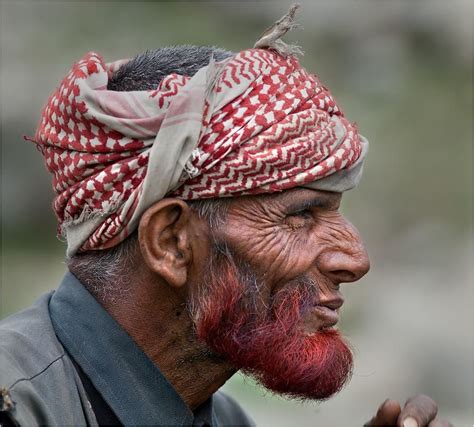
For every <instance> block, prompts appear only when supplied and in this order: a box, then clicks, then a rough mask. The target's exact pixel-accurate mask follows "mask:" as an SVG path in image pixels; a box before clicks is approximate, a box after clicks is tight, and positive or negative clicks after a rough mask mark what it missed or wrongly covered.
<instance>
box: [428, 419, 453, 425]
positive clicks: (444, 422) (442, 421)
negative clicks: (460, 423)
mask: <svg viewBox="0 0 474 427" xmlns="http://www.w3.org/2000/svg"><path fill="white" fill-rule="evenodd" d="M428 427H453V425H452V424H451V423H450V422H449V421H446V420H441V419H439V418H435V419H434V420H433V421H431V422H430V423H429V424H428Z"/></svg>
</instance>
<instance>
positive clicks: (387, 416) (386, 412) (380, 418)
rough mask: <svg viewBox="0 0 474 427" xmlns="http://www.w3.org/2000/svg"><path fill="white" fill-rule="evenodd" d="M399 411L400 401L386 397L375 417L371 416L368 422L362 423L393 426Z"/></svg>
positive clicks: (368, 425) (370, 426) (371, 426)
mask: <svg viewBox="0 0 474 427" xmlns="http://www.w3.org/2000/svg"><path fill="white" fill-rule="evenodd" d="M400 411H401V408H400V403H398V402H397V401H396V400H392V399H387V400H386V401H385V402H383V403H382V404H381V405H380V407H379V409H378V410H377V414H376V415H375V417H373V418H372V419H371V420H370V421H369V422H368V423H366V424H364V427H375V426H395V425H396V424H397V419H398V416H399V415H400Z"/></svg>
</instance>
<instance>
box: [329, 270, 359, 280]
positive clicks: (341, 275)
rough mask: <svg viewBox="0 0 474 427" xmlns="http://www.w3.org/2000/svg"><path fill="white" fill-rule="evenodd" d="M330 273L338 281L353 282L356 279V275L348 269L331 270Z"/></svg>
mask: <svg viewBox="0 0 474 427" xmlns="http://www.w3.org/2000/svg"><path fill="white" fill-rule="evenodd" d="M331 275H333V276H334V277H335V278H336V279H337V281H338V282H341V283H343V282H354V281H355V280H357V276H356V275H355V274H354V273H352V272H350V271H349V270H333V271H331Z"/></svg>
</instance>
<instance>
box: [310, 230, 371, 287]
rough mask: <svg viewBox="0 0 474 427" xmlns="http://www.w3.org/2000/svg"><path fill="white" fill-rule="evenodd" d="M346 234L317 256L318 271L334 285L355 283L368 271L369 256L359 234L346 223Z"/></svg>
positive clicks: (342, 234)
mask: <svg viewBox="0 0 474 427" xmlns="http://www.w3.org/2000/svg"><path fill="white" fill-rule="evenodd" d="M346 225H347V229H346V232H344V233H341V236H340V240H339V239H338V241H337V242H335V244H334V246H332V247H330V248H327V250H326V251H323V253H321V254H320V255H319V259H318V261H319V262H318V264H319V270H320V271H321V272H322V273H323V274H325V275H326V276H327V277H329V278H330V279H331V280H332V281H333V282H334V283H348V282H355V281H357V280H359V279H360V278H362V277H363V276H365V275H366V274H367V272H368V271H369V269H370V261H369V255H368V254H367V250H366V249H365V246H364V243H363V242H362V239H361V237H360V235H359V232H358V231H357V230H356V229H355V227H354V226H353V225H352V224H349V223H346Z"/></svg>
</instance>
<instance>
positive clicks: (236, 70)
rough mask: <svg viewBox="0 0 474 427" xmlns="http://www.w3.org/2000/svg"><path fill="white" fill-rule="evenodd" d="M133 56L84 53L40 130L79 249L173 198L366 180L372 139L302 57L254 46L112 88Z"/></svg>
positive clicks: (125, 229)
mask: <svg viewBox="0 0 474 427" xmlns="http://www.w3.org/2000/svg"><path fill="white" fill-rule="evenodd" d="M122 63H123V61H121V62H116V63H112V64H106V63H105V62H104V60H103V58H102V57H101V56H100V55H98V54H97V53H88V54H87V55H85V56H84V57H83V58H82V59H81V60H80V61H79V62H77V63H76V64H74V66H73V67H72V69H71V71H70V72H69V74H68V75H67V76H66V77H65V79H64V80H63V81H62V83H61V85H60V86H59V88H58V89H57V90H56V91H55V92H54V93H53V95H52V96H51V97H50V99H49V101H48V103H47V104H46V106H45V108H44V110H43V113H42V118H41V121H40V123H39V126H38V129H37V131H36V135H35V141H36V143H37V144H38V146H39V148H40V150H41V152H42V153H43V155H44V157H45V161H46V166H47V168H48V169H49V171H50V172H51V173H52V174H53V187H54V190H55V192H56V194H57V196H56V198H55V201H54V210H55V213H56V215H57V218H58V221H59V226H60V230H61V232H62V234H64V235H65V236H66V238H67V240H68V254H69V255H72V254H74V253H75V252H77V251H87V250H94V249H104V248H108V247H111V246H114V245H116V244H117V243H119V242H120V241H122V240H123V239H124V238H125V237H127V236H128V235H129V234H130V233H131V232H132V231H133V230H134V229H135V228H136V227H137V225H138V221H139V219H140V216H141V215H142V213H143V212H144V211H145V210H146V209H147V208H148V207H149V206H150V205H151V204H153V203H154V202H156V201H157V200H160V199H161V198H163V197H165V196H172V197H178V198H181V199H184V200H196V199H202V198H211V197H227V196H237V195H243V194H259V193H271V192H276V191H282V190H285V189H289V188H292V187H295V186H309V187H311V188H320V189H324V190H333V191H344V190H347V189H349V188H351V187H353V186H354V185H355V184H356V183H357V181H358V179H359V177H360V173H361V168H362V167H361V165H362V160H363V157H364V154H365V151H366V146H367V143H366V141H365V139H364V138H363V137H361V136H360V135H359V134H358V131H357V129H356V127H355V125H354V124H352V123H351V122H349V121H348V120H347V119H346V118H345V117H344V115H343V113H342V111H341V110H340V108H339V107H338V106H337V104H336V102H335V101H334V99H333V97H332V96H331V94H330V93H329V91H328V90H327V89H326V88H325V87H324V86H323V85H322V84H321V83H320V81H319V80H318V78H317V77H316V76H314V75H311V74H308V73H307V72H306V71H305V70H304V69H303V68H302V67H301V66H300V64H299V63H298V60H297V59H296V57H294V56H288V57H284V56H282V55H280V54H278V53H277V52H275V51H272V50H269V49H250V50H244V51H242V52H240V53H238V54H236V55H235V56H234V57H232V58H230V59H228V60H225V61H222V62H217V63H216V62H213V61H211V63H210V64H209V65H208V66H206V67H204V68H202V69H201V70H199V71H198V73H197V74H195V75H194V76H193V77H185V76H181V75H177V74H171V75H169V76H167V77H165V78H164V79H163V80H162V81H161V83H160V84H159V86H158V87H157V88H156V90H151V91H134V92H115V91H110V90H107V82H108V79H109V77H110V76H111V74H112V73H113V72H114V71H115V70H116V69H117V68H118V67H119V66H120V65H121V64H122Z"/></svg>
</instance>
